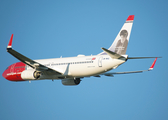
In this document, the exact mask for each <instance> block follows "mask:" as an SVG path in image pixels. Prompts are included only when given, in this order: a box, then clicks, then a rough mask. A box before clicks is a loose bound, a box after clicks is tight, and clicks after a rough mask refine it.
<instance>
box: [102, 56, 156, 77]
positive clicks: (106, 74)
mask: <svg viewBox="0 0 168 120" xmlns="http://www.w3.org/2000/svg"><path fill="white" fill-rule="evenodd" d="M156 60H157V58H155V60H154V61H153V63H152V65H151V66H150V68H149V69H148V70H139V71H126V72H112V73H110V72H109V73H103V74H100V75H105V76H111V77H113V75H115V74H130V73H141V72H145V71H151V70H153V68H154V66H155V63H156Z"/></svg>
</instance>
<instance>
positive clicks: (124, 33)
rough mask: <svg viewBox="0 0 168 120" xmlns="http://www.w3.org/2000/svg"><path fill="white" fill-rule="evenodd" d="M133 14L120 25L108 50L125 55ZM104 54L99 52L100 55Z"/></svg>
mask: <svg viewBox="0 0 168 120" xmlns="http://www.w3.org/2000/svg"><path fill="white" fill-rule="evenodd" d="M133 20H134V15H130V16H129V17H128V18H127V20H126V22H125V23H124V25H123V26H122V28H121V30H120V31H119V33H118V35H117V37H116V38H115V40H114V42H113V43H112V45H111V46H110V48H109V49H108V50H110V51H112V52H115V53H117V54H120V55H125V54H126V50H127V45H128V42H129V38H130V34H131V29H132V25H133ZM104 54H106V53H105V52H102V53H100V55H104Z"/></svg>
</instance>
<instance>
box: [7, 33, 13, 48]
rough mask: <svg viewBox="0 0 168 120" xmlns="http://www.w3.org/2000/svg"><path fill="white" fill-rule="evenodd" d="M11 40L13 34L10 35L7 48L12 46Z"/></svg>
mask: <svg viewBox="0 0 168 120" xmlns="http://www.w3.org/2000/svg"><path fill="white" fill-rule="evenodd" d="M12 40H13V34H12V35H11V38H10V41H9V43H8V46H7V49H8V48H12Z"/></svg>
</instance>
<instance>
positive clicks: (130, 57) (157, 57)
mask: <svg viewBox="0 0 168 120" xmlns="http://www.w3.org/2000/svg"><path fill="white" fill-rule="evenodd" d="M147 58H161V57H128V58H127V59H147Z"/></svg>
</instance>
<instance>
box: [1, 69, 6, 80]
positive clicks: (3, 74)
mask: <svg viewBox="0 0 168 120" xmlns="http://www.w3.org/2000/svg"><path fill="white" fill-rule="evenodd" d="M2 76H3V77H4V78H5V79H7V71H6V70H5V71H4V72H3V73H2Z"/></svg>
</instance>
